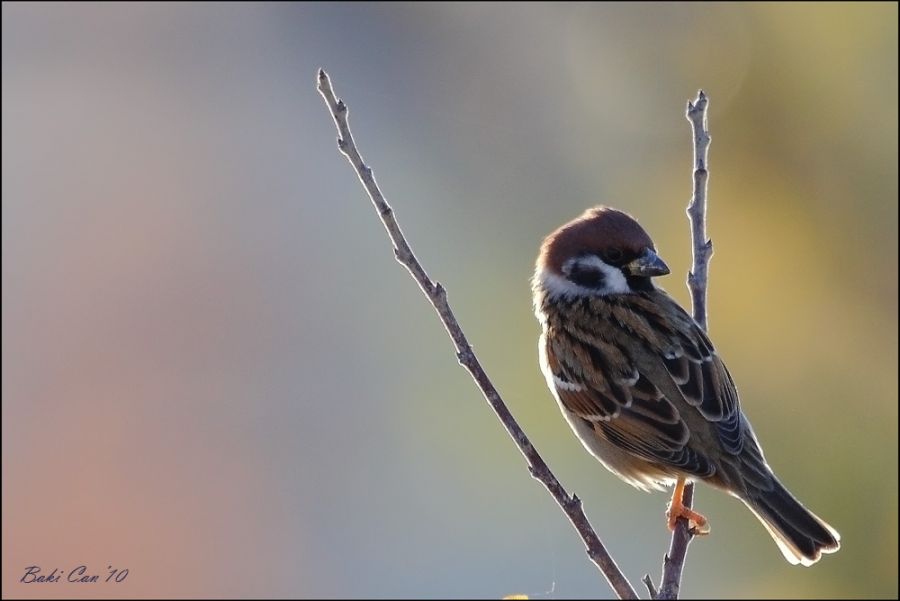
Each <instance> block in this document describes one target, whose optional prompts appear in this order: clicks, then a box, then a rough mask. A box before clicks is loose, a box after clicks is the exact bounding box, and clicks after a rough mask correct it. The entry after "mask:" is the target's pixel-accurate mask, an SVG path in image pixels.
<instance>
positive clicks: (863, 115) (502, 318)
mask: <svg viewBox="0 0 900 601" xmlns="http://www.w3.org/2000/svg"><path fill="white" fill-rule="evenodd" d="M2 11H3V25H2V33H3V41H2V47H3V72H2V78H3V82H2V83H3V92H2V96H3V108H2V126H3V134H2V138H3V159H2V167H3V230H2V233H3V289H2V303H3V323H2V325H3V385H2V394H3V415H2V417H3V426H2V428H3V443H2V461H3V549H2V550H3V564H2V565H3V579H2V580H3V596H4V597H79V596H80V597H88V596H91V597H98V596H102V597H191V596H202V597H223V596H227V597H250V596H253V597H275V598H279V597H282V598H283V597H311V596H315V597H331V598H334V597H379V598H389V597H489V598H490V597H493V598H499V597H501V596H503V595H508V594H513V593H525V594H528V595H531V596H533V597H535V598H542V597H544V598H567V597H576V598H577V597H581V598H611V596H612V593H611V591H610V589H609V588H608V586H607V585H606V583H605V582H604V581H603V580H602V578H601V577H600V575H599V574H598V572H597V571H596V569H595V568H594V567H593V565H592V564H591V563H590V562H589V561H588V559H587V557H586V555H585V553H584V550H583V547H582V545H581V543H580V541H579V539H578V538H577V536H576V534H575V533H574V531H573V530H572V528H571V526H570V525H569V524H568V523H567V522H566V520H565V518H564V517H563V515H562V513H561V512H560V511H559V509H558V508H557V507H556V505H555V504H554V503H553V501H552V500H551V498H550V496H549V495H548V494H547V493H546V491H545V490H543V488H542V487H541V486H540V485H539V484H538V483H536V482H535V481H533V480H532V479H531V478H530V477H529V476H528V474H527V472H526V470H525V465H524V462H523V460H522V458H521V456H520V455H519V453H518V451H517V450H516V448H515V447H514V446H513V444H512V442H511V441H510V440H509V438H508V437H507V435H506V434H505V433H504V432H503V430H502V429H501V426H500V425H499V422H498V421H497V419H496V418H495V417H494V416H493V415H492V414H491V412H490V411H489V409H488V407H487V405H486V404H485V402H484V400H483V399H482V398H481V395H480V394H479V392H478V390H477V389H476V388H475V386H474V385H473V383H472V381H471V379H470V378H469V376H468V375H467V374H466V373H465V371H464V370H463V369H461V368H460V367H459V366H458V365H457V364H456V360H455V357H454V352H453V348H452V345H451V343H450V341H449V339H448V338H447V336H446V334H445V332H444V331H443V328H442V327H441V326H440V324H439V323H438V321H437V319H436V316H435V315H434V312H433V310H432V309H431V308H430V306H428V304H427V303H426V302H425V300H424V298H423V296H422V294H421V293H420V291H419V290H418V289H417V287H416V286H415V284H414V283H413V282H412V280H411V279H410V278H409V276H408V275H407V274H406V273H405V272H404V270H403V269H401V268H400V267H399V266H398V265H397V264H395V263H394V260H393V257H392V253H391V250H390V246H389V243H388V240H387V238H386V236H385V233H384V231H383V228H382V227H381V225H380V224H379V223H378V221H377V218H376V215H375V213H374V211H373V209H372V207H371V205H370V203H369V201H368V199H367V198H366V196H365V195H364V193H363V190H362V188H361V187H360V185H359V182H358V181H357V179H356V177H355V175H354V174H353V173H352V171H351V169H350V167H349V165H348V164H347V162H346V161H345V160H344V158H343V157H342V156H340V155H339V154H338V151H337V148H336V146H335V129H334V125H333V123H332V121H331V118H330V116H329V115H328V113H327V112H326V109H325V106H324V104H323V102H322V100H321V98H320V97H319V95H318V94H317V93H316V90H315V74H316V69H317V68H318V67H320V66H322V67H325V68H326V69H327V70H328V71H329V73H330V74H331V76H332V77H333V81H334V85H335V89H336V91H337V93H338V95H339V96H341V97H343V98H344V99H345V100H346V101H347V103H348V104H349V106H350V114H351V124H352V126H353V128H354V129H353V131H354V133H355V135H356V138H357V141H358V143H359V144H360V148H361V150H362V153H363V155H364V156H365V158H366V159H367V161H368V162H369V163H370V164H371V165H372V166H373V168H374V169H375V173H376V176H377V178H378V181H379V183H380V184H381V186H382V188H383V190H384V192H385V194H386V195H387V197H388V199H389V201H390V202H391V203H392V204H393V206H394V208H395V210H396V212H397V215H398V217H399V220H400V222H401V224H402V226H403V227H404V229H405V232H406V234H407V235H408V238H409V240H410V242H411V244H412V245H413V247H414V249H415V252H416V253H417V255H418V257H419V258H420V259H421V260H422V262H423V263H424V265H425V267H426V269H427V270H428V271H429V273H430V274H431V275H432V276H433V277H434V278H435V279H437V280H439V281H440V282H442V283H443V284H444V285H445V286H446V287H447V289H448V290H449V295H450V301H451V303H452V305H453V308H454V309H455V311H456V313H457V316H458V317H459V319H460V321H461V323H462V325H463V327H464V328H465V330H466V332H467V334H468V336H469V339H470V340H471V342H472V343H473V345H474V348H475V350H476V352H477V354H478V356H479V357H480V359H481V360H482V362H483V363H484V366H485V368H486V369H487V371H488V373H489V374H490V376H491V377H492V378H493V380H494V382H495V384H496V385H497V387H498V388H499V390H500V391H501V393H502V394H503V396H504V398H505V399H506V401H507V403H508V404H509V406H510V408H511V409H512V411H513V412H514V414H515V415H516V417H517V418H518V419H519V420H520V422H521V424H522V426H523V427H524V428H525V430H526V431H527V432H528V434H529V435H530V436H531V437H532V438H533V441H534V443H535V445H536V446H537V448H538V449H539V450H540V452H541V453H542V454H543V456H544V458H545V459H546V460H547V462H548V463H549V464H550V465H551V467H552V468H553V469H554V470H555V472H556V474H557V475H558V476H559V478H560V479H561V481H562V482H563V483H564V485H565V486H566V487H568V488H569V489H570V490H571V491H575V492H577V493H578V494H579V495H580V496H581V497H582V498H583V499H584V503H585V509H586V512H587V514H588V516H589V517H590V519H591V520H592V522H593V524H594V525H595V526H596V528H597V530H598V532H599V533H600V535H601V537H602V538H603V540H604V542H605V543H606V544H607V545H608V546H609V548H610V550H611V552H612V553H613V554H614V555H615V557H616V558H617V559H618V561H619V563H620V565H621V567H622V568H623V570H624V571H625V573H626V574H627V575H628V576H629V577H630V578H631V580H632V582H633V583H634V584H635V585H636V586H638V587H639V586H640V582H639V580H640V577H641V576H642V575H643V574H644V573H646V572H649V573H651V574H652V575H653V576H654V578H655V579H656V578H658V574H659V570H660V564H661V560H662V555H663V552H664V549H665V548H666V545H667V542H668V539H669V534H668V531H667V530H666V528H665V525H664V518H663V513H664V510H665V504H666V500H667V499H666V496H665V495H662V494H659V493H657V494H652V495H650V494H645V493H642V492H639V491H637V490H634V489H632V488H630V487H628V486H627V485H625V484H623V483H622V482H620V481H619V480H618V479H616V478H615V477H614V476H612V475H611V474H609V473H607V472H606V471H605V470H604V469H603V468H602V467H601V466H600V465H599V464H597V463H596V462H595V461H594V460H593V459H592V458H591V457H590V456H589V455H588V454H587V453H586V452H585V451H584V450H583V449H582V448H581V445H580V444H579V443H578V442H577V441H576V439H575V438H574V437H573V435H572V434H571V433H570V431H569V428H568V426H566V424H565V423H564V421H563V419H562V417H561V416H560V414H559V410H558V409H557V407H556V404H555V402H554V401H553V400H552V398H551V396H550V394H549V393H548V391H547V390H546V387H545V384H544V381H543V378H542V377H541V375H540V373H539V370H538V366H537V346H536V344H537V337H538V333H539V329H538V324H537V322H536V321H535V319H534V317H533V315H532V309H531V298H530V290H529V281H528V280H529V277H530V275H531V271H532V267H533V261H534V258H535V255H536V253H537V249H538V245H539V243H540V241H541V239H542V238H543V236H544V235H546V234H547V233H548V232H550V231H551V230H552V229H554V228H555V227H557V226H558V225H560V224H561V223H563V222H564V221H567V220H569V219H571V218H573V217H574V216H576V215H578V214H579V213H581V212H582V211H583V210H584V209H585V208H587V207H589V206H592V205H594V204H598V203H607V204H611V205H614V206H616V207H619V208H621V209H624V210H626V211H628V212H630V213H632V214H634V215H635V216H637V217H638V218H639V219H640V221H641V223H642V224H643V225H644V227H645V228H646V229H647V230H648V231H649V232H650V233H651V234H652V236H653V237H654V239H655V240H656V242H657V243H658V246H659V248H660V250H661V254H662V256H663V257H664V258H665V260H666V261H667V262H668V263H669V265H670V266H671V267H672V268H673V274H672V275H671V276H669V277H668V278H665V279H663V280H662V281H661V284H662V285H663V286H664V287H666V288H667V289H668V290H669V291H670V292H671V293H672V294H673V295H674V296H675V297H676V298H677V299H678V300H679V301H681V302H682V303H684V304H685V305H689V303H690V300H689V296H688V293H687V289H686V286H685V284H684V279H685V278H684V276H685V274H686V272H687V269H688V266H689V264H690V245H689V233H688V232H689V230H688V221H687V219H686V217H685V214H684V210H685V206H686V204H687V200H688V198H689V195H690V187H691V173H690V169H691V148H692V147H691V136H690V129H689V124H688V122H687V121H686V120H685V118H684V108H685V103H686V101H687V100H688V99H689V98H693V97H694V95H695V94H696V92H697V89H698V88H700V87H703V88H704V89H705V90H706V91H707V92H708V93H709V96H710V98H711V101H710V128H711V133H712V138H713V142H712V146H711V148H710V152H711V159H710V161H711V162H710V165H711V179H710V189H709V199H710V201H709V202H710V206H709V231H710V234H711V236H712V238H713V239H714V241H715V244H716V255H715V257H714V259H713V262H712V267H711V284H710V285H711V287H710V306H709V310H710V328H711V333H712V336H713V339H714V340H715V341H716V344H717V346H718V348H719V350H720V352H721V353H722V354H723V356H724V357H725V358H726V360H727V362H728V365H729V368H730V370H731V372H732V374H733V375H734V377H735V379H736V381H737V383H738V386H739V388H740V391H741V394H742V398H743V402H744V405H745V410H746V412H747V414H748V415H749V417H750V418H751V420H752V422H753V424H754V426H755V429H756V432H757V433H758V435H759V437H760V439H761V441H762V442H763V444H764V447H765V449H766V453H767V457H768V459H769V461H770V463H771V464H772V466H773V467H774V468H775V469H776V471H777V472H778V473H779V474H780V475H781V477H782V478H783V480H784V481H785V482H786V483H787V484H788V486H789V487H790V489H791V490H792V491H793V492H794V493H795V494H796V495H797V496H798V497H799V498H800V499H801V500H803V501H804V502H805V503H806V504H807V505H808V506H809V507H810V508H811V509H813V510H814V511H815V512H816V513H818V514H820V515H821V516H823V517H824V518H826V519H827V520H828V521H829V522H831V523H832V524H834V525H835V526H836V527H837V528H838V529H839V530H840V532H841V533H842V535H843V548H842V550H841V551H840V552H839V553H838V554H837V555H833V556H829V557H826V558H825V559H824V560H823V561H822V562H821V563H820V564H818V565H817V566H815V567H814V568H811V569H802V568H798V567H792V566H790V565H788V564H787V563H786V562H785V561H784V559H783V558H782V556H781V553H780V552H779V551H778V550H777V548H776V547H775V545H774V543H773V542H772V541H771V539H770V538H769V536H768V535H767V534H766V532H765V530H764V529H763V528H762V526H761V525H760V524H759V523H758V522H757V521H756V519H755V518H754V517H753V516H752V515H751V514H750V512H749V511H747V510H746V509H745V508H744V507H743V505H741V504H740V503H739V502H737V501H736V500H734V499H732V498H730V497H728V496H726V495H724V494H721V493H719V492H716V491H712V490H711V489H709V488H706V487H703V486H701V487H700V488H699V489H698V493H697V501H696V503H697V506H698V507H699V508H700V509H701V511H702V512H703V513H705V514H706V515H707V516H708V517H709V518H710V520H711V523H712V529H713V532H712V535H711V536H710V537H708V538H706V539H703V540H699V541H696V542H695V543H694V544H693V545H692V547H691V552H690V556H689V559H688V564H687V568H686V573H685V578H684V583H683V593H684V596H685V597H688V598H690V597H720V596H726V597H757V598H763V597H770V598H776V597H778V598H785V597H793V598H801V597H839V598H862V597H883V598H890V597H894V598H896V596H897V594H898V589H897V562H898V557H897V547H898V540H897V532H898V523H897V522H898V506H897V490H898V482H897V471H898V465H897V455H898V448H897V446H898V445H897V418H898V416H897V407H898V389H897V359H898V357H897V344H898V341H897V250H898V249H897V217H898V216H897V198H898V189H897V143H898V141H897V107H898V97H897V54H898V53H897V50H898V49H897V16H898V15H897V5H896V4H888V3H884V4H853V5H849V4H838V3H828V4H789V5H783V4H769V3H767V4H747V5H735V4H702V5H701V4H697V5H688V4H674V3H667V4H628V5H617V4H603V5H589V4H553V5H550V4H527V5H514V4H503V5H499V4H430V5H412V4H377V3H367V4H351V3H346V4H253V5H247V4H212V5H199V4H179V5H171V4H153V5H149V4H147V5H141V4H123V5H105V4H104V5H99V4H77V5H61V4H16V3H4V4H3V9H2ZM30 565H39V566H41V568H42V570H43V573H45V574H46V573H50V572H51V570H52V569H54V568H57V569H59V570H61V571H63V573H65V572H66V571H67V570H69V569H72V568H75V567H77V566H78V565H86V566H87V567H88V573H89V574H90V573H98V574H100V575H101V580H102V579H105V577H106V576H107V574H108V572H109V569H118V570H122V569H128V570H129V573H128V576H127V578H126V580H125V581H124V582H123V583H121V584H118V585H113V584H103V583H98V584H83V585H75V584H67V583H65V582H60V583H56V584H31V585H23V584H19V582H18V581H19V579H20V578H21V577H22V575H23V574H24V571H25V568H26V567H27V566H30ZM640 590H643V589H642V588H641V589H640Z"/></svg>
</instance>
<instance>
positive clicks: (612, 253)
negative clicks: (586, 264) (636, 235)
mask: <svg viewBox="0 0 900 601" xmlns="http://www.w3.org/2000/svg"><path fill="white" fill-rule="evenodd" d="M603 258H604V259H605V260H606V261H608V262H610V263H616V262H618V261H621V260H622V251H621V250H619V249H618V248H608V249H606V250H605V251H603Z"/></svg>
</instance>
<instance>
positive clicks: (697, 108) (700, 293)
mask: <svg viewBox="0 0 900 601" xmlns="http://www.w3.org/2000/svg"><path fill="white" fill-rule="evenodd" d="M708 103H709V101H708V99H707V97H706V94H704V93H703V90H700V91H699V92H698V93H697V99H696V100H694V102H690V101H688V104H687V111H686V113H685V116H686V117H687V119H688V121H690V122H691V131H692V132H693V134H694V186H693V195H692V196H691V203H690V204H689V205H688V208H687V214H688V218H689V219H690V221H691V239H692V242H693V245H692V246H693V252H694V263H693V265H692V267H691V271H690V273H688V279H687V284H688V288H689V289H690V291H691V304H692V305H693V307H694V320H695V321H696V322H697V323H698V324H700V327H702V328H703V329H704V330H705V329H706V284H707V279H708V273H709V259H710V257H711V256H712V253H713V245H712V240H709V239H707V237H706V181H707V179H708V178H709V171H707V160H708V156H709V139H710V138H709V129H708V127H707V122H706V107H707V104H708ZM693 500H694V485H693V484H688V485H687V486H686V487H685V489H684V505H685V507H690V506H691V504H692V503H693ZM692 538H693V535H692V534H691V532H690V529H689V526H688V521H687V520H686V519H685V518H679V519H678V522H677V523H676V525H675V531H674V532H672V540H671V542H670V544H669V552H668V553H667V554H666V556H665V557H664V558H663V570H662V580H661V581H660V585H659V593H658V596H657V598H658V599H677V598H678V593H679V591H680V589H681V573H682V571H683V569H684V560H685V557H686V556H687V548H688V544H690V542H691V539H692Z"/></svg>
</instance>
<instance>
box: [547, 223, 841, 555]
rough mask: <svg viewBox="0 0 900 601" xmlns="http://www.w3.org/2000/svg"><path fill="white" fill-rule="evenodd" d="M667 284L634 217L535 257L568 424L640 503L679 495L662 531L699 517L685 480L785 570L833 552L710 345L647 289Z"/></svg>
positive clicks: (556, 235) (550, 373)
mask: <svg viewBox="0 0 900 601" xmlns="http://www.w3.org/2000/svg"><path fill="white" fill-rule="evenodd" d="M668 273H669V268H668V267H667V266H666V264H665V262H663V260H662V259H661V258H660V257H659V255H657V253H656V247H655V246H654V244H653V240H651V238H650V236H649V235H648V234H647V232H645V231H644V229H643V228H642V227H641V226H640V225H639V224H638V222H637V221H635V219H634V218H632V217H631V216H630V215H628V214H626V213H624V212H622V211H619V210H616V209H613V208H610V207H605V206H599V207H595V208H592V209H589V210H587V211H586V212H585V213H584V214H583V215H581V216H580V217H578V218H577V219H575V220H573V221H571V222H569V223H566V224H565V225H563V226H561V227H560V228H559V229H557V230H556V231H554V232H553V233H551V234H550V235H549V236H547V238H546V239H545V240H544V242H543V244H542V245H541V249H540V254H539V255H538V258H537V264H536V268H535V274H534V278H533V280H532V290H533V293H534V309H535V315H536V316H537V318H538V321H539V322H540V323H541V326H542V330H543V332H542V333H541V337H540V341H539V355H540V364H541V371H542V372H543V373H544V376H545V378H546V379H547V385H548V386H549V388H550V391H551V392H552V393H553V396H554V397H555V398H556V401H557V402H558V403H559V407H560V409H561V410H562V414H563V416H564V417H565V419H566V421H567V422H568V423H569V426H571V428H572V430H573V431H574V432H575V434H576V435H577V436H578V438H579V439H580V440H581V442H582V444H583V445H584V446H585V448H586V449H587V450H588V452H590V453H591V454H592V455H594V457H596V458H597V459H598V460H599V461H600V463H602V464H603V465H604V466H605V467H606V468H607V469H608V470H609V471H611V472H613V473H614V474H616V475H617V476H618V477H619V478H621V479H622V480H624V481H625V482H627V483H629V484H631V485H633V486H635V487H637V488H640V489H643V490H652V489H655V490H662V489H664V488H665V487H666V486H671V485H673V484H674V485H675V488H674V491H673V495H672V501H671V502H670V504H669V508H668V510H667V514H666V515H667V518H668V525H669V528H670V529H671V528H674V527H675V523H676V520H677V519H678V518H679V517H684V518H686V519H688V521H689V524H690V527H691V529H692V531H693V532H694V533H696V534H705V533H708V532H709V524H708V521H707V520H706V518H705V517H704V516H702V515H700V514H699V513H697V512H695V511H692V510H690V509H689V508H687V507H685V506H684V504H683V502H682V495H683V491H684V486H685V483H686V482H688V481H700V480H702V481H703V482H706V483H707V484H710V485H712V486H713V487H715V488H718V489H721V490H724V491H725V492H727V493H730V494H731V495H733V496H735V497H737V498H738V499H740V500H741V501H743V502H744V504H745V505H746V506H747V507H748V508H750V511H752V512H753V514H754V515H755V516H756V517H757V518H758V519H759V520H760V521H761V522H762V524H763V525H764V526H765V527H766V530H767V531H768V532H769V534H770V535H771V536H772V538H773V539H774V540H775V543H776V544H777V545H778V548H779V549H780V550H781V552H782V554H784V557H785V559H787V560H788V561H789V562H790V563H792V564H795V565H796V564H801V565H804V566H809V565H812V564H814V563H815V562H817V561H818V560H819V559H820V558H821V556H822V554H823V553H834V552H835V551H837V550H838V549H839V548H840V535H839V534H838V532H837V531H836V530H835V529H834V528H832V527H831V526H829V525H828V524H827V523H825V522H824V521H823V520H822V519H820V518H819V517H817V516H816V515H815V514H813V513H812V512H811V511H809V510H808V509H806V508H805V507H804V506H803V505H801V504H800V502H799V501H798V500H797V499H796V498H794V496H793V495H792V494H791V493H790V492H789V491H788V490H787V489H786V488H785V487H784V486H783V485H782V484H781V482H779V481H778V478H776V476H775V474H774V473H773V471H772V468H770V467H769V464H768V463H767V462H766V459H765V456H764V455H763V451H762V448H761V447H760V444H759V440H757V437H756V435H755V434H754V432H753V428H752V427H751V425H750V422H749V421H748V420H747V417H746V416H745V415H744V414H743V412H742V411H741V403H740V399H739V397H738V392H737V388H736V387H735V384H734V381H733V380H732V378H731V374H730V373H729V372H728V368H726V367H725V363H724V362H723V361H722V359H721V358H720V357H719V355H718V353H717V352H716V349H715V347H714V346H713V344H712V342H711V341H710V339H709V338H708V337H707V335H706V332H704V330H703V328H701V327H700V326H699V325H698V324H697V322H696V321H694V319H693V318H692V317H691V316H690V315H689V314H688V313H687V312H686V311H685V310H684V309H683V308H682V307H681V306H679V305H678V303H677V302H675V300H674V299H672V297H670V296H669V295H668V294H667V293H666V292H665V291H664V290H662V289H661V288H658V287H657V286H656V285H655V284H654V282H653V278H654V277H657V276H663V275H666V274H668Z"/></svg>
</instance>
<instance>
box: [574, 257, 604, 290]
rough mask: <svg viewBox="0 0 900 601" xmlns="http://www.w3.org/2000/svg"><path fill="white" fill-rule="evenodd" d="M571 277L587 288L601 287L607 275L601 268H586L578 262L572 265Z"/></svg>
mask: <svg viewBox="0 0 900 601" xmlns="http://www.w3.org/2000/svg"><path fill="white" fill-rule="evenodd" d="M569 279H570V280H572V281H573V282H574V283H576V284H578V285H579V286H584V287H585V288H599V287H601V286H603V283H604V281H605V280H606V276H604V274H603V272H602V271H600V270H599V269H590V268H585V267H582V266H580V265H579V264H578V263H576V264H575V265H572V271H571V273H569Z"/></svg>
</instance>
